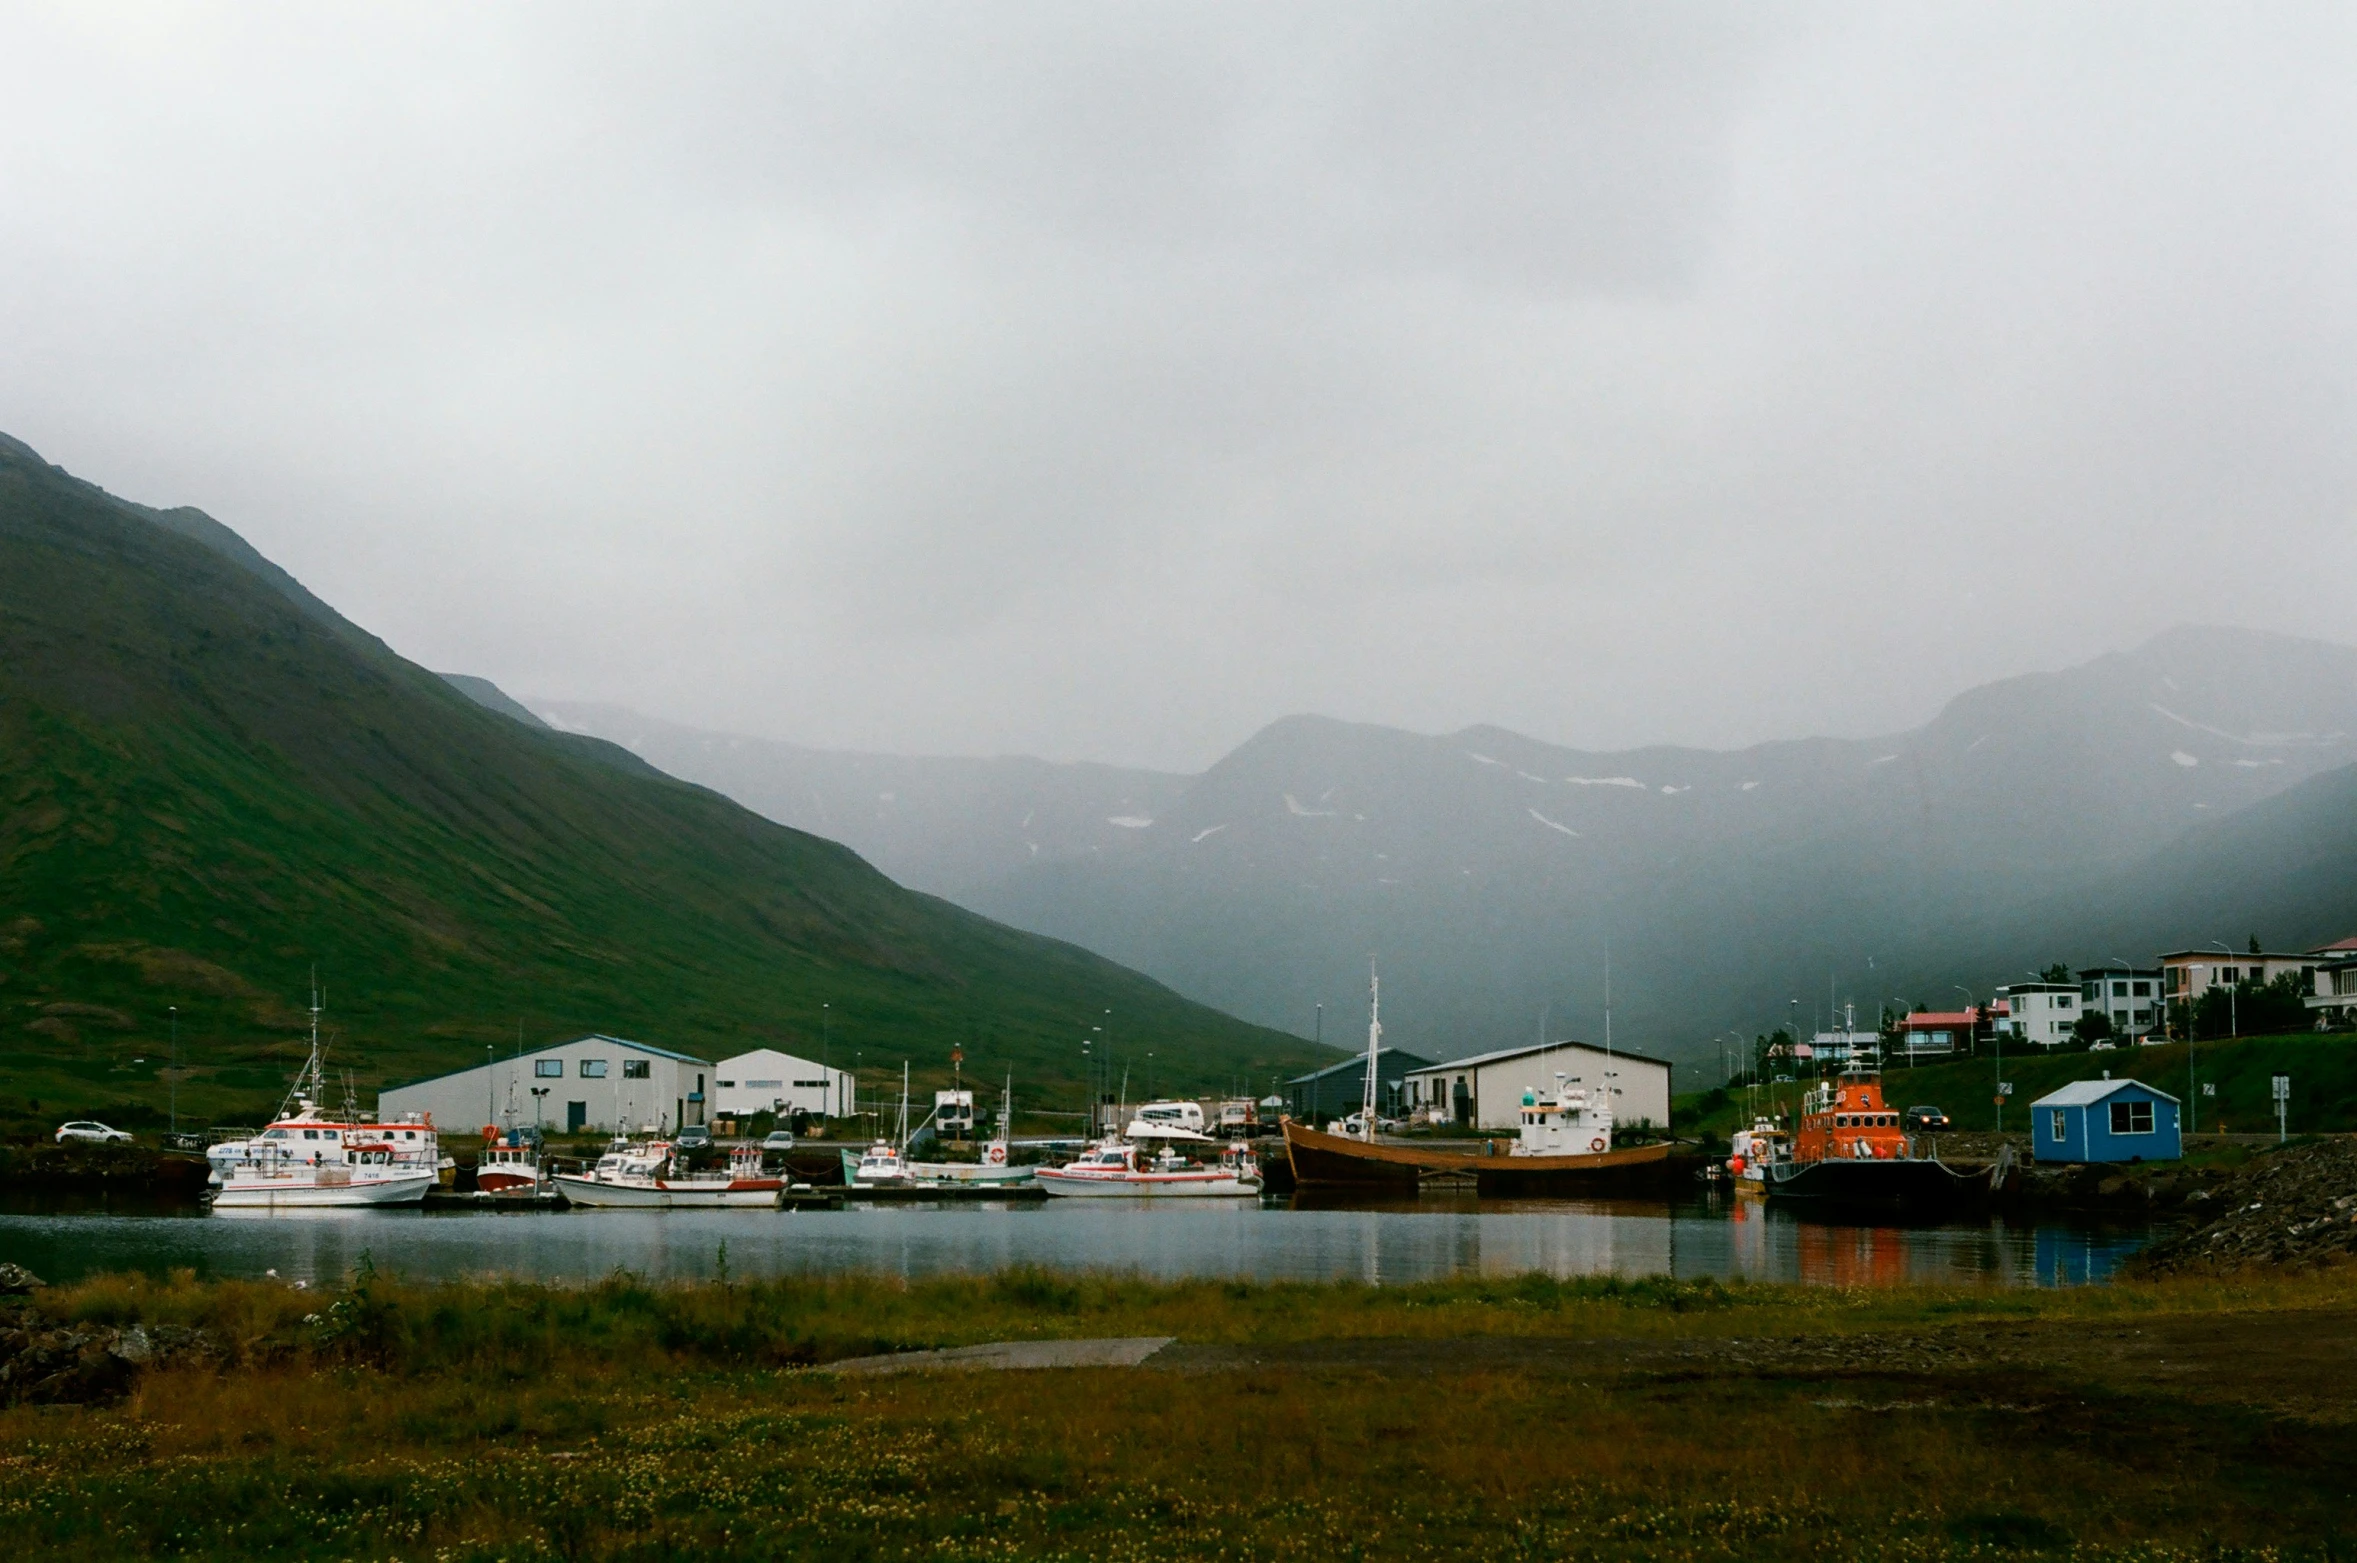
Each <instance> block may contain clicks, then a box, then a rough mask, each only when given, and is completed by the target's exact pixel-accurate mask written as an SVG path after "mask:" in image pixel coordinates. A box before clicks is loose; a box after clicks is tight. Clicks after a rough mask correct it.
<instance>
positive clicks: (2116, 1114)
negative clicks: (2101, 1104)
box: [2111, 1102, 2152, 1134]
mask: <svg viewBox="0 0 2357 1563" xmlns="http://www.w3.org/2000/svg"><path fill="white" fill-rule="evenodd" d="M2111 1132H2112V1133H2114V1134H2150V1133H2152V1103H2150V1102H2114V1103H2112V1104H2111Z"/></svg>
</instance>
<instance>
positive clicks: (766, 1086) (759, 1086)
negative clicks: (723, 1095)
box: [720, 1080, 786, 1091]
mask: <svg viewBox="0 0 2357 1563" xmlns="http://www.w3.org/2000/svg"><path fill="white" fill-rule="evenodd" d="M785 1083H786V1082H785V1081H783V1080H748V1081H746V1082H745V1089H746V1090H748V1091H775V1090H777V1089H779V1088H780V1087H782V1086H784V1085H785ZM720 1084H721V1085H722V1086H723V1087H724V1088H725V1087H726V1086H727V1084H728V1082H727V1081H726V1080H723V1081H721V1082H720Z"/></svg>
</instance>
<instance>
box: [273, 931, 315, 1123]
mask: <svg viewBox="0 0 2357 1563" xmlns="http://www.w3.org/2000/svg"><path fill="white" fill-rule="evenodd" d="M322 999H323V995H322V994H321V993H320V991H319V968H318V967H317V966H314V967H312V968H311V1056H310V1057H309V1058H307V1059H305V1060H304V1061H303V1067H302V1068H301V1069H299V1070H297V1071H295V1083H294V1084H293V1085H292V1086H291V1087H289V1088H288V1090H287V1093H286V1100H285V1101H283V1102H281V1103H280V1104H279V1107H278V1116H279V1117H281V1118H288V1117H292V1116H293V1115H294V1108H295V1104H296V1103H298V1102H302V1101H306V1100H307V1101H310V1102H313V1103H317V1102H318V1101H320V1100H321V1099H322V1098H323V1097H324V1096H325V1095H326V1094H327V1092H326V1088H325V1087H324V1086H322V1085H321V1084H320V1054H319V1011H320V1007H321V1003H322ZM306 1085H308V1086H309V1088H310V1089H309V1091H308V1093H306V1091H305V1089H304V1088H305V1086H306Z"/></svg>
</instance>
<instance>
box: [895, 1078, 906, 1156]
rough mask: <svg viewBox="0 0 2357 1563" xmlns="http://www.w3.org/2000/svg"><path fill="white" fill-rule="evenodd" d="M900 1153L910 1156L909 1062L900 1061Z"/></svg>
mask: <svg viewBox="0 0 2357 1563" xmlns="http://www.w3.org/2000/svg"><path fill="white" fill-rule="evenodd" d="M897 1132H898V1133H899V1135H900V1153H901V1154H902V1155H903V1156H905V1155H907V1154H908V1060H907V1059H905V1058H904V1059H902V1060H901V1061H900V1126H899V1129H898V1131H897Z"/></svg>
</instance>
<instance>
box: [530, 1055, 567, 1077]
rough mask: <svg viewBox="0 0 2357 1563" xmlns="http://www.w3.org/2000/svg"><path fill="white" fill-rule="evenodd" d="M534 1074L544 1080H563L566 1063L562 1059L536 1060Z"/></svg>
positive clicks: (533, 1062) (533, 1061) (533, 1063)
mask: <svg viewBox="0 0 2357 1563" xmlns="http://www.w3.org/2000/svg"><path fill="white" fill-rule="evenodd" d="M532 1073H533V1074H534V1075H535V1076H537V1077H538V1078H540V1079H542V1080H562V1079H564V1078H565V1061H564V1060H563V1059H561V1058H535V1059H534V1060H532Z"/></svg>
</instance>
